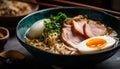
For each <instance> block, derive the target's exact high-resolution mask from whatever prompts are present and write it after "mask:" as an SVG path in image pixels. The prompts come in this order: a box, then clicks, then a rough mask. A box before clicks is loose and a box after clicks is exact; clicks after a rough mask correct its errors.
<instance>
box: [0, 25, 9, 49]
mask: <svg viewBox="0 0 120 69" xmlns="http://www.w3.org/2000/svg"><path fill="white" fill-rule="evenodd" d="M8 38H9V30H8V29H7V28H5V27H0V50H2V49H3V48H4V45H5V44H6V42H7V41H8Z"/></svg>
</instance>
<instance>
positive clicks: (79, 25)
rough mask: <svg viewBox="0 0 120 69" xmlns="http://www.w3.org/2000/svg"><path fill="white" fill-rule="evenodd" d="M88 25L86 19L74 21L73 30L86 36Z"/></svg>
mask: <svg viewBox="0 0 120 69" xmlns="http://www.w3.org/2000/svg"><path fill="white" fill-rule="evenodd" d="M86 23H87V20H85V19H81V20H72V29H73V30H74V31H75V32H76V33H78V34H80V35H83V36H84V30H83V29H84V25H85V24H86Z"/></svg>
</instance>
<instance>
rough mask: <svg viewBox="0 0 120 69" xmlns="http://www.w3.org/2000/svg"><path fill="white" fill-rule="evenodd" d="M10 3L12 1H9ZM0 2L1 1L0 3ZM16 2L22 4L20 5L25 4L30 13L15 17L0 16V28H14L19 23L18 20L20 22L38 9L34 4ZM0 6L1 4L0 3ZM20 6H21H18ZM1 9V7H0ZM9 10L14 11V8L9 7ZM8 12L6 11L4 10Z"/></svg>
mask: <svg viewBox="0 0 120 69" xmlns="http://www.w3.org/2000/svg"><path fill="white" fill-rule="evenodd" d="M10 1H12V0H10ZM13 1H14V0H13ZM0 2H1V1H0ZM16 2H22V3H25V4H28V5H29V7H30V8H31V11H30V12H27V13H25V14H22V15H17V16H14V15H7V14H6V15H4V16H3V15H0V26H4V27H7V28H10V29H11V28H15V27H16V25H17V23H18V22H19V20H21V19H22V18H23V17H24V16H26V15H28V14H30V13H32V12H35V11H37V10H38V9H39V5H37V4H34V3H32V2H26V1H22V0H21V1H20V0H18V1H17V0H16ZM1 4H2V3H1ZM11 4H12V3H10V4H9V5H11ZM4 6H5V5H4ZM19 6H21V5H19ZM1 7H2V6H1ZM10 8H13V10H14V7H10ZM23 8H24V7H23ZM6 10H8V9H6ZM1 11H2V10H0V12H1Z"/></svg>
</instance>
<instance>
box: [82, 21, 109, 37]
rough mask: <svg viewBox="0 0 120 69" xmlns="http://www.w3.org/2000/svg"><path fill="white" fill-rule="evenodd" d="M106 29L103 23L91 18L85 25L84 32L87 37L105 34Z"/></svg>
mask: <svg viewBox="0 0 120 69" xmlns="http://www.w3.org/2000/svg"><path fill="white" fill-rule="evenodd" d="M106 30H107V28H106V27H105V26H104V25H103V24H100V23H97V22H95V21H93V20H89V22H88V23H87V24H85V26H84V33H85V35H86V36H87V37H94V36H103V35H105V34H106Z"/></svg>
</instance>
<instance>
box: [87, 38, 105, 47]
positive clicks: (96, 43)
mask: <svg viewBox="0 0 120 69" xmlns="http://www.w3.org/2000/svg"><path fill="white" fill-rule="evenodd" d="M106 44H107V42H106V40H104V39H102V38H94V39H91V40H89V41H87V43H86V45H87V46H88V47H90V48H102V47H104V46H105V45H106Z"/></svg>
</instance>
